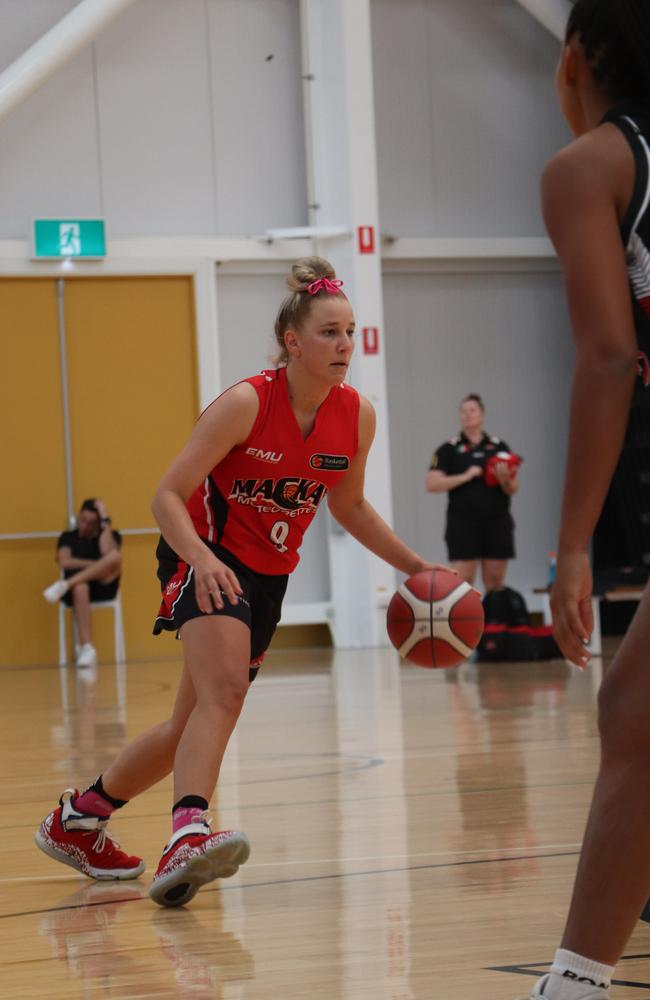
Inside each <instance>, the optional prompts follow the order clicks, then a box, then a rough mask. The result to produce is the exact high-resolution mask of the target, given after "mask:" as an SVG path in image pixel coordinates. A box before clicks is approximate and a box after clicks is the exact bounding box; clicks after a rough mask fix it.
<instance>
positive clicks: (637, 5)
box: [531, 0, 650, 1000]
mask: <svg viewBox="0 0 650 1000" xmlns="http://www.w3.org/2000/svg"><path fill="white" fill-rule="evenodd" d="M557 89H558V95H559V100H560V105H561V108H562V111H563V112H564V115H565V117H566V119H567V122H568V123H569V125H570V127H571V128H572V130H573V132H574V134H575V135H576V137H577V138H576V141H575V142H573V143H571V145H569V146H568V147H567V148H566V149H564V150H563V151H562V152H560V153H559V154H558V155H557V156H556V157H555V158H554V159H553V160H552V161H551V162H550V163H549V165H548V167H547V169H546V171H545V175H544V182H543V201H544V213H545V218H546V223H547V227H548V230H549V233H550V235H551V238H552V239H553V242H554V244H555V246H556V248H557V252H558V255H559V258H560V261H561V264H562V270H563V272H564V279H565V285H566V289H567V296H568V302H569V309H570V313H571V320H572V324H573V331H574V338H575V344H576V352H577V365H576V371H575V377H574V382H573V394H572V405H571V422H570V435H569V456H568V463H567V473H566V483H565V491H564V506H563V513H562V525H561V532H560V543H559V547H558V559H557V579H556V583H555V586H554V588H553V597H552V606H553V617H554V622H555V632H556V636H557V639H558V642H559V643H560V646H561V648H562V651H563V652H564V654H565V656H567V657H568V659H570V660H572V661H573V662H574V663H576V664H579V665H581V666H584V665H585V664H586V662H587V654H586V651H585V643H586V641H587V638H588V636H589V633H590V631H591V628H592V624H593V623H592V620H591V610H590V608H591V603H590V595H591V588H592V580H591V572H590V568H589V558H588V546H589V539H590V536H591V534H592V532H593V529H594V527H595V524H596V521H597V519H598V515H599V512H600V510H601V507H602V505H603V501H604V498H605V495H606V492H607V489H608V485H609V482H610V480H611V478H612V475H613V472H614V469H615V466H616V463H617V460H618V457H619V453H620V450H621V445H622V442H623V438H624V434H625V428H626V423H627V418H628V411H629V407H630V401H631V398H632V395H633V392H634V391H635V382H636V383H637V391H643V384H642V383H643V382H645V383H646V384H647V383H648V381H650V379H649V378H648V376H649V375H650V367H649V366H648V344H649V343H650V340H649V337H648V333H649V329H650V328H649V322H650V320H649V315H650V254H649V252H648V247H650V208H649V206H650V147H649V143H650V3H648V0H577V2H576V3H575V5H574V7H573V9H572V12H571V15H570V18H569V23H568V28H567V33H566V44H565V47H564V49H563V53H562V58H561V62H560V66H559V69H558V74H557ZM630 292H631V294H630ZM637 368H638V369H639V372H640V374H641V375H642V380H640V379H637ZM649 643H650V596H649V595H648V592H646V594H645V596H644V597H643V599H642V601H641V603H640V605H639V609H638V612H637V614H636V616H635V618H634V620H633V622H632V624H631V626H630V628H629V631H628V633H627V635H626V636H625V639H624V641H623V643H622V645H621V648H620V650H619V652H618V654H617V656H616V657H615V659H614V662H613V664H612V666H611V668H610V669H609V671H608V673H607V676H606V678H605V681H604V682H603V685H602V687H601V691H600V697H599V702H600V704H599V724H600V734H601V744H602V756H601V765H600V772H599V775H598V779H597V782H596V788H595V792H594V798H593V802H592V805H591V811H590V815H589V821H588V824H587V830H586V833H585V838H584V842H583V848H582V855H581V858H580V865H579V868H578V874H577V879H576V883H575V888H574V893H573V900H572V903H571V909H570V913H569V917H568V922H567V925H566V929H565V932H564V937H563V939H562V944H561V948H560V950H559V951H558V952H557V953H556V956H555V961H554V963H553V966H552V971H551V973H550V974H549V975H546V976H544V977H543V978H542V979H541V980H540V981H539V982H538V983H537V985H536V987H535V989H534V991H533V994H532V998H531V1000H540V998H543V1000H605V998H607V997H608V995H609V994H608V989H609V985H610V981H611V977H612V973H613V968H614V966H615V964H616V962H617V961H618V959H619V958H620V956H621V954H622V953H623V949H624V948H625V945H626V942H627V940H628V938H629V936H630V933H631V931H632V929H633V927H634V925H635V923H636V921H637V919H638V917H639V914H640V913H641V910H642V908H643V904H644V903H645V901H646V898H647V895H648V891H649V890H650V851H649V850H648V829H649V828H650V783H649V781H648V774H649V768H648V761H649V759H650V726H649V725H648V719H650V670H649V669H648V649H649V648H650V646H649Z"/></svg>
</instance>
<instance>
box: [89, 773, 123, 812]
mask: <svg viewBox="0 0 650 1000" xmlns="http://www.w3.org/2000/svg"><path fill="white" fill-rule="evenodd" d="M86 791H87V792H97V794H98V795H101V797H102V798H103V799H106V801H107V802H110V804H111V805H112V806H113V809H121V808H122V806H125V805H126V804H127V802H128V801H129V800H128V799H114V798H113V796H112V795H109V794H108V792H106V791H104V786H103V784H102V776H101V774H100V776H99V777H98V778H97V780H96V781H94V782H93V783H92V785H90V787H89V788H87V789H86Z"/></svg>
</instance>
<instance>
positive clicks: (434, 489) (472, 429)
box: [427, 393, 518, 590]
mask: <svg viewBox="0 0 650 1000" xmlns="http://www.w3.org/2000/svg"><path fill="white" fill-rule="evenodd" d="M459 412H460V426H461V431H460V434H459V435H458V436H457V437H454V438H451V440H450V441H446V442H445V443H444V444H443V445H441V446H440V447H439V448H438V450H437V451H436V452H435V454H434V456H433V458H432V459H431V467H430V470H429V473H428V474H427V490H428V492H429V493H449V503H448V505H447V530H446V532H445V541H446V543H447V549H448V552H449V561H450V562H451V564H452V566H453V567H454V569H455V570H457V571H458V573H460V575H461V576H462V577H463V579H464V580H467V582H468V583H472V584H473V583H474V580H475V577H476V570H477V567H478V562H479V560H480V562H481V573H482V576H483V586H484V587H485V589H486V590H494V589H495V588H498V587H503V585H504V582H505V578H506V570H507V568H508V560H509V559H512V558H514V554H515V547H514V521H513V520H512V516H511V514H510V497H511V496H512V495H513V493H516V492H517V489H518V482H517V472H516V468H512V467H511V466H509V465H508V463H507V462H506V461H503V462H496V463H494V462H493V463H490V464H491V466H493V473H494V481H493V483H492V485H490V484H489V483H488V480H487V479H486V476H485V465H486V463H487V462H488V461H489V460H490V459H493V458H495V457H496V456H498V455H499V454H500V453H502V452H508V453H509V452H510V448H509V447H508V445H507V444H506V443H505V441H502V440H501V439H500V438H496V437H490V436H489V435H488V434H486V433H485V431H484V429H483V420H484V417H485V407H484V406H483V400H482V399H481V397H480V396H478V395H476V393H471V394H470V395H469V396H465V398H464V399H463V400H462V401H461V404H460V411H459Z"/></svg>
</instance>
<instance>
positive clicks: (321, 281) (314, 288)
mask: <svg viewBox="0 0 650 1000" xmlns="http://www.w3.org/2000/svg"><path fill="white" fill-rule="evenodd" d="M342 287H343V282H342V281H341V279H340V278H334V279H333V280H332V279H330V278H317V279H316V281H312V283H311V285H307V291H308V292H309V294H310V295H318V293H319V292H320V291H322V290H323V289H325V291H326V292H329V293H330V295H338V294H339V291H340V289H341V288H342Z"/></svg>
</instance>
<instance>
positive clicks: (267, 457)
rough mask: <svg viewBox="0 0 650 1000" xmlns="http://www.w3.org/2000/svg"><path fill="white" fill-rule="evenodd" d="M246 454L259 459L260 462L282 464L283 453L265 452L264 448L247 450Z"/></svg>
mask: <svg viewBox="0 0 650 1000" xmlns="http://www.w3.org/2000/svg"><path fill="white" fill-rule="evenodd" d="M246 454H247V455H251V456H252V457H253V458H259V460H260V462H281V461H282V452H281V451H280V452H275V451H263V449H262V448H247V449H246Z"/></svg>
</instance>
